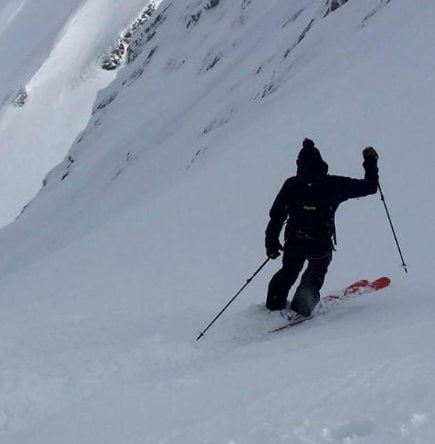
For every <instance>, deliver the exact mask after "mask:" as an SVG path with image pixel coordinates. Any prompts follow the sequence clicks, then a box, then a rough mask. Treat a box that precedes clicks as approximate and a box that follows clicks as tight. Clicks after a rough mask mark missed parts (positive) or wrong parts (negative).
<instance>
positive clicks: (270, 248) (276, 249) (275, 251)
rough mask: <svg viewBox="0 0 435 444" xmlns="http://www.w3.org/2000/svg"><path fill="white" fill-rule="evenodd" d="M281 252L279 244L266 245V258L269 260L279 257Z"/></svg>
mask: <svg viewBox="0 0 435 444" xmlns="http://www.w3.org/2000/svg"><path fill="white" fill-rule="evenodd" d="M282 250H283V248H282V245H281V244H280V243H279V242H277V243H275V244H273V245H266V256H267V257H268V258H270V259H276V258H277V257H279V256H280V255H281V253H280V251H282Z"/></svg>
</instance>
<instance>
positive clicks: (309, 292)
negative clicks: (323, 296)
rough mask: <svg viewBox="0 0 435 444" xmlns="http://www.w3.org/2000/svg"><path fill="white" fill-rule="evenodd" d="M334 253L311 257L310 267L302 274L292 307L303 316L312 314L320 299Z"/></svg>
mask: <svg viewBox="0 0 435 444" xmlns="http://www.w3.org/2000/svg"><path fill="white" fill-rule="evenodd" d="M331 259H332V253H331V252H328V253H327V254H325V255H324V256H323V257H320V258H315V259H313V258H309V259H308V267H307V269H306V270H305V272H304V273H303V275H302V278H301V282H300V284H299V286H298V288H297V289H296V293H295V296H294V298H293V300H292V302H291V305H290V308H291V309H292V310H293V311H295V312H297V313H299V314H301V315H302V316H310V315H311V312H312V311H313V309H314V307H315V306H316V305H317V303H318V302H319V300H320V289H321V288H322V285H323V282H324V280H325V275H326V272H327V271H328V266H329V264H330V262H331Z"/></svg>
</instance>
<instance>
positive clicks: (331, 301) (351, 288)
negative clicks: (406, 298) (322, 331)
mask: <svg viewBox="0 0 435 444" xmlns="http://www.w3.org/2000/svg"><path fill="white" fill-rule="evenodd" d="M390 282H391V281H390V278H387V277H385V276H383V277H380V278H378V279H376V280H374V281H372V282H370V281H368V280H366V279H361V280H359V281H356V282H354V283H353V284H351V285H348V286H347V287H346V288H344V289H343V290H341V291H339V292H337V293H336V294H331V295H328V296H325V297H323V298H321V299H320V302H319V304H318V306H317V307H316V309H315V313H314V314H313V315H312V316H310V317H308V318H307V317H301V316H296V317H293V318H290V319H289V321H288V322H287V323H286V324H284V325H282V326H281V327H278V328H275V329H274V330H270V331H269V332H268V333H274V332H277V331H281V330H285V329H286V328H289V327H294V326H296V325H299V324H302V323H303V322H305V321H308V320H309V319H312V318H313V317H314V316H316V315H319V314H323V313H326V312H327V311H329V310H330V308H331V306H333V305H335V304H336V303H338V302H340V301H344V300H347V299H352V298H355V297H358V296H361V295H362V294H367V293H372V292H374V291H378V290H382V289H383V288H386V287H388V286H389V285H390Z"/></svg>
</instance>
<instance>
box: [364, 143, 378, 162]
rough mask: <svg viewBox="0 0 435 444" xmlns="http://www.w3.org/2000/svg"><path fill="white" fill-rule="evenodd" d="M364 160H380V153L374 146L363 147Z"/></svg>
mask: <svg viewBox="0 0 435 444" xmlns="http://www.w3.org/2000/svg"><path fill="white" fill-rule="evenodd" d="M363 157H364V160H378V157H379V156H378V153H377V152H376V150H375V149H374V148H373V147H372V146H368V147H367V148H364V149H363Z"/></svg>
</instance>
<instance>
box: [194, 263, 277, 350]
mask: <svg viewBox="0 0 435 444" xmlns="http://www.w3.org/2000/svg"><path fill="white" fill-rule="evenodd" d="M269 260H270V257H268V258H267V259H266V260H265V261H264V262H263V263H262V264H261V265H260V267H259V268H258V269H257V270H256V272H255V273H254V274H253V275H252V276H251V277H250V278H249V279H248V280H247V281H246V284H245V285H243V287H242V288H241V289H240V290H239V291H238V292H237V293H236V294H235V295H234V296H233V297H232V298H231V299H230V300H229V301H228V303H227V305H225V307H224V308H223V309H222V310H221V311H220V312H219V313H218V314H217V315H216V317H215V318H214V319H213V320H212V321H211V322H210V324H208V325H207V327H206V328H205V329H204V330H203V331H202V332H201V334H200V335H199V336H198V337H197V338H196V340H197V341H199V340H200V339H201V338H202V337H203V336H204V334H205V333H206V331H207V330H208V329H209V328H210V327H211V326H212V325H213V324H214V323H215V322H216V321H217V320H218V318H219V317H220V316H221V314H222V313H223V312H224V311H225V310H226V309H227V308H228V307H229V306H230V305H231V304H232V303H233V301H234V300H235V299H236V297H237V296H238V295H239V294H240V293H241V292H242V291H243V290H244V289H245V288H246V287H247V286H248V285H249V283H250V282H251V281H252V279H254V277H255V276H257V274H258V273H259V272H260V270H261V269H262V268H263V267H264V266H265V265H266V264H267V263H268V262H269Z"/></svg>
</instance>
